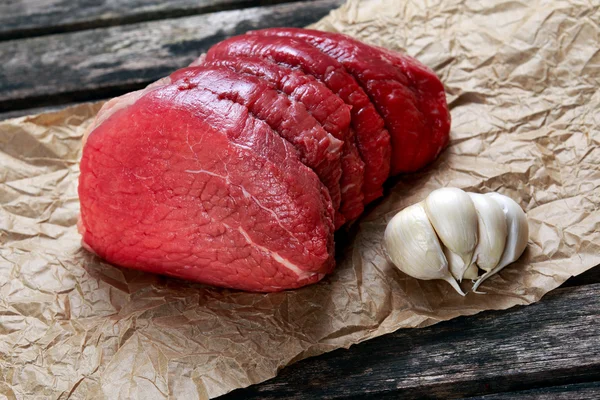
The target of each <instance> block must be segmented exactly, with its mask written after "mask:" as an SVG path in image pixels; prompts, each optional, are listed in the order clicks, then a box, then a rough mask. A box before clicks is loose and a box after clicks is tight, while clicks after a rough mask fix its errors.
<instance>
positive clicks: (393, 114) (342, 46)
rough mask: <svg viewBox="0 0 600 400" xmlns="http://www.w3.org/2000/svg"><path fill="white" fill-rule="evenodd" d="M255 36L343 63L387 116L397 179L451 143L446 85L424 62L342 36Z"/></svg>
mask: <svg viewBox="0 0 600 400" xmlns="http://www.w3.org/2000/svg"><path fill="white" fill-rule="evenodd" d="M249 34H250V35H262V36H284V37H293V38H295V39H298V40H302V41H304V42H306V43H309V44H311V45H313V46H315V47H316V48H318V49H319V50H321V51H322V52H323V53H325V54H327V55H329V56H331V57H333V58H335V59H336V60H338V61H339V62H340V63H341V64H342V65H343V66H344V67H345V68H346V70H347V71H348V72H350V73H351V74H352V75H353V76H354V77H355V78H356V80H357V81H358V82H359V83H360V84H361V86H362V88H363V89H365V91H366V92H367V93H368V94H369V96H370V98H371V100H372V101H373V103H374V104H375V106H376V107H377V110H378V111H379V113H380V114H381V115H382V116H383V117H384V120H385V122H386V128H387V129H388V131H389V132H390V135H391V139H392V151H393V153H392V163H391V164H392V165H391V174H392V175H394V174H397V173H400V172H410V171H415V170H417V169H419V168H421V167H423V166H424V165H426V164H428V163H430V162H431V161H433V160H434V159H435V158H436V157H437V155H438V154H439V153H440V151H441V150H442V148H443V147H444V146H445V145H446V144H447V142H448V136H449V131H450V114H449V112H448V108H447V105H446V96H445V93H444V87H443V85H442V83H441V82H440V80H439V79H438V78H437V76H436V75H435V74H434V73H433V72H432V71H431V70H429V69H428V68H427V67H425V66H424V65H422V64H421V63H419V62H418V61H416V60H414V59H412V58H409V57H407V56H404V55H400V54H397V53H393V52H391V51H389V50H384V49H380V48H375V47H373V46H369V45H367V44H365V43H361V42H359V41H357V40H355V39H352V38H351V37H349V36H346V35H342V34H336V33H329V32H321V31H316V30H309V29H298V28H274V29H264V30H260V31H254V32H249Z"/></svg>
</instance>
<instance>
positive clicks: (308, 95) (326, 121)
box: [197, 57, 364, 229]
mask: <svg viewBox="0 0 600 400" xmlns="http://www.w3.org/2000/svg"><path fill="white" fill-rule="evenodd" d="M197 65H206V66H215V65H218V66H226V67H228V68H231V69H232V70H234V71H236V72H238V73H242V74H249V75H252V76H257V77H259V78H261V79H262V80H263V81H265V82H267V83H268V84H269V85H271V87H273V88H275V89H277V90H279V91H281V92H282V93H285V94H286V95H288V96H289V97H290V98H292V99H293V100H295V101H298V102H300V103H302V104H303V105H304V106H305V107H306V109H307V111H308V112H309V113H310V114H311V115H312V116H313V117H314V118H315V119H316V120H317V121H318V122H319V123H320V124H321V125H322V126H323V128H324V129H325V130H326V131H327V132H329V133H330V134H331V135H333V136H334V137H335V138H337V139H339V140H343V141H344V146H343V148H342V158H341V164H342V165H341V166H342V177H341V179H340V189H341V205H340V213H341V214H342V216H336V229H337V228H339V227H340V226H341V225H342V224H343V222H344V221H345V219H346V218H345V215H346V214H347V215H348V216H349V217H352V213H351V210H352V209H353V207H354V204H355V203H356V202H361V199H362V186H363V177H364V163H363V161H362V159H361V158H360V155H359V154H358V150H357V149H356V145H355V139H354V131H353V130H351V128H350V123H351V115H350V107H349V106H348V105H346V103H344V101H342V100H341V99H340V98H339V97H338V96H336V95H335V94H334V93H333V92H332V91H331V90H329V88H327V86H325V85H324V84H323V83H322V82H320V81H318V80H316V79H315V78H314V77H313V76H312V75H306V74H304V73H303V72H302V71H299V70H294V69H291V68H288V67H285V66H283V65H279V64H275V63H273V62H270V61H268V60H266V59H260V58H254V57H229V58H220V59H217V60H212V61H210V62H207V61H205V60H204V57H202V59H201V60H199V62H198V64H197ZM349 210H350V212H349Z"/></svg>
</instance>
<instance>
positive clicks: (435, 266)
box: [384, 203, 464, 296]
mask: <svg viewBox="0 0 600 400" xmlns="http://www.w3.org/2000/svg"><path fill="white" fill-rule="evenodd" d="M384 245H385V248H386V251H387V254H388V257H389V258H390V260H391V261H392V263H394V265H396V266H397V267H398V268H399V269H400V270H401V271H402V272H404V273H406V274H407V275H410V276H412V277H413V278H417V279H423V280H431V279H443V280H445V281H447V282H449V283H450V284H451V285H452V287H454V289H455V290H456V291H457V292H459V293H460V294H461V295H463V296H464V293H463V292H462V290H461V289H460V287H459V286H458V283H457V282H456V281H455V280H454V279H453V277H452V275H451V274H450V271H448V261H447V260H446V257H445V256H444V253H443V251H442V246H441V245H440V242H439V241H438V239H437V236H436V234H435V231H434V230H433V227H432V226H431V224H430V222H429V219H428V218H427V214H425V210H424V208H423V206H422V205H421V203H417V204H413V205H412V206H409V207H406V208H405V209H404V210H402V211H400V212H399V213H398V214H396V215H395V216H394V217H393V218H392V219H391V220H390V222H389V223H388V225H387V227H386V229H385V234H384Z"/></svg>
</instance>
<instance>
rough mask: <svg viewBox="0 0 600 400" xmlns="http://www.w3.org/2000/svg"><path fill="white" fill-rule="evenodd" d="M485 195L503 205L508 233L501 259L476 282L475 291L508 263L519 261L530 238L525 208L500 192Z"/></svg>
mask: <svg viewBox="0 0 600 400" xmlns="http://www.w3.org/2000/svg"><path fill="white" fill-rule="evenodd" d="M485 196H487V197H489V198H490V199H492V200H494V201H495V202H496V203H497V204H498V205H499V206H500V207H501V209H502V212H503V213H504V217H505V219H506V225H507V230H508V235H507V237H506V245H505V246H504V251H503V253H502V257H501V258H500V261H499V262H498V264H497V265H496V266H495V267H494V268H493V269H491V270H489V271H487V272H486V273H485V274H483V275H482V276H481V277H480V278H479V279H478V280H477V282H475V284H474V285H473V291H475V290H477V288H478V287H479V285H481V284H482V283H483V281H485V280H486V279H487V278H489V277H490V276H492V275H494V274H496V273H498V272H499V271H500V270H501V269H502V268H504V267H506V266H507V265H508V264H510V263H513V262H515V261H517V260H518V259H519V257H521V254H523V252H524V251H525V248H526V247H527V241H528V240H529V225H528V224H527V216H526V215H525V212H524V211H523V209H522V208H521V207H520V206H519V205H518V204H517V203H516V202H515V201H514V200H513V199H511V198H510V197H507V196H504V195H501V194H498V193H487V194H486V195H485Z"/></svg>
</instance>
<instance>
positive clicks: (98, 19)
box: [0, 0, 310, 40]
mask: <svg viewBox="0 0 600 400" xmlns="http://www.w3.org/2000/svg"><path fill="white" fill-rule="evenodd" d="M290 1H292V0H169V1H163V0H127V1H123V0H44V1H40V0H9V1H3V2H0V40H6V39H15V38H23V37H28V36H37V35H47V34H52V33H60V32H69V31H75V30H82V29H91V28H99V27H106V26H116V25H124V24H130V23H135V22H141V21H151V20H158V19H167V18H175V17H182V16H189V15H194V14H203V13H208V12H215V11H224V10H232V9H240V8H247V7H256V6H264V5H272V4H276V3H285V2H290ZM308 1H310V0H308Z"/></svg>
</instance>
